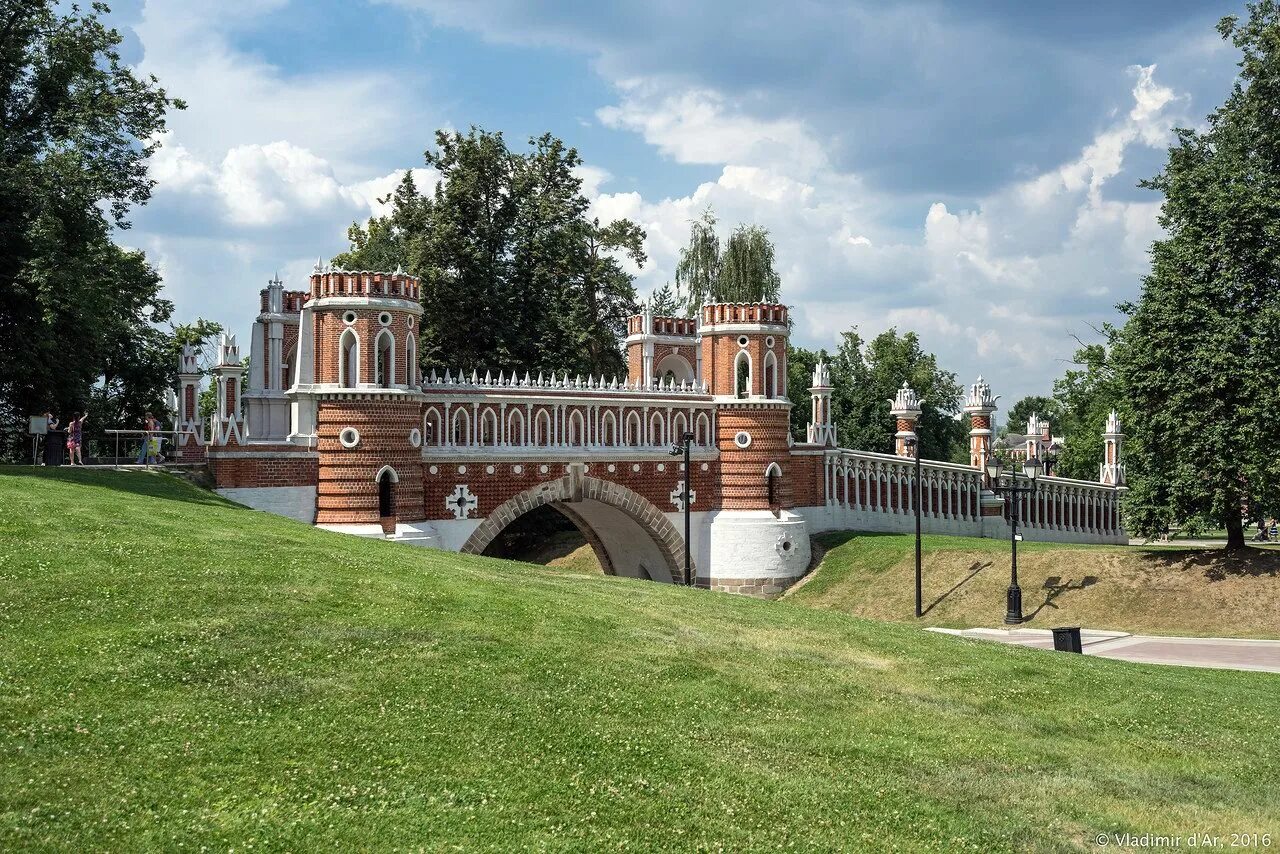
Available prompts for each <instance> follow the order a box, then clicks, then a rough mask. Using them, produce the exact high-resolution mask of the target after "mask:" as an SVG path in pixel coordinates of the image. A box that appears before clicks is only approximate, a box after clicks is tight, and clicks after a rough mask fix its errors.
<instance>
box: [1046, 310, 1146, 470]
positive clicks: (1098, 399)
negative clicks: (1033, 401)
mask: <svg viewBox="0 0 1280 854" xmlns="http://www.w3.org/2000/svg"><path fill="white" fill-rule="evenodd" d="M1104 332H1106V333H1107V334H1108V335H1111V334H1113V333H1114V330H1112V329H1111V328H1110V327H1105V328H1104ZM1072 362H1073V363H1074V364H1075V365H1076V367H1074V368H1071V369H1069V370H1067V372H1066V373H1065V374H1064V375H1063V376H1062V378H1061V379H1059V380H1057V381H1055V382H1054V384H1053V397H1054V400H1055V401H1056V402H1057V404H1058V411H1059V412H1060V413H1061V418H1062V435H1063V437H1064V439H1065V440H1066V441H1065V444H1064V445H1063V448H1062V453H1061V454H1059V456H1058V463H1057V466H1056V468H1055V473H1056V474H1058V475H1061V476H1062V477H1074V478H1078V479H1080V480H1095V479H1096V478H1097V477H1098V466H1099V465H1100V464H1101V463H1102V455H1103V442H1102V431H1103V429H1104V428H1105V427H1106V424H1107V416H1108V415H1109V414H1110V413H1111V410H1113V409H1116V410H1123V409H1124V405H1125V395H1123V394H1122V393H1121V389H1120V387H1119V385H1118V384H1117V381H1116V374H1115V369H1114V367H1113V365H1112V364H1111V357H1110V350H1109V348H1108V345H1107V344H1083V345H1081V347H1080V349H1078V350H1076V354H1075V357H1074V358H1073V359H1072ZM1136 448H1137V442H1136V439H1131V440H1130V441H1129V442H1128V444H1127V445H1126V451H1127V454H1128V455H1130V456H1131V455H1132V453H1133V451H1134V450H1135V449H1136Z"/></svg>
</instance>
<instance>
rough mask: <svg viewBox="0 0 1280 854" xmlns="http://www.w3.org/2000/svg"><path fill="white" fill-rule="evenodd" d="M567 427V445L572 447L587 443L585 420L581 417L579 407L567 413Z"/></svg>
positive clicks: (579, 446)
mask: <svg viewBox="0 0 1280 854" xmlns="http://www.w3.org/2000/svg"><path fill="white" fill-rule="evenodd" d="M566 426H567V428H568V439H569V445H570V446H572V447H574V448H581V447H582V446H583V445H585V444H587V422H586V419H585V418H583V417H582V410H581V409H574V410H573V411H571V412H570V413H569V421H568V424H567V425H566Z"/></svg>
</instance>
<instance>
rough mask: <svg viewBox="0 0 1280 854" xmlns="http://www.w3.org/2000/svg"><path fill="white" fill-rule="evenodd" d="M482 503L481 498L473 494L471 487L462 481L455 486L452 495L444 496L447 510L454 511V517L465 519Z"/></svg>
mask: <svg viewBox="0 0 1280 854" xmlns="http://www.w3.org/2000/svg"><path fill="white" fill-rule="evenodd" d="M479 504H480V499H478V498H476V497H475V496H474V495H472V494H471V489H470V488H469V487H468V486H467V485H466V484H465V483H460V484H458V485H457V486H455V487H454V488H453V494H452V495H446V496H445V498H444V506H445V509H446V510H451V511H453V518H455V519H465V518H467V516H468V515H470V513H471V511H472V510H475V509H476V507H477V506H479Z"/></svg>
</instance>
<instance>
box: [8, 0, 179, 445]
mask: <svg viewBox="0 0 1280 854" xmlns="http://www.w3.org/2000/svg"><path fill="white" fill-rule="evenodd" d="M60 10H61V11H60ZM105 11H106V9H105V7H104V6H102V5H101V4H96V3H95V4H94V5H93V6H92V8H91V10H89V11H87V12H86V11H83V10H81V9H79V8H77V7H75V6H71V7H65V6H63V5H62V4H58V3H54V2H52V0H21V1H20V2H11V3H6V4H4V6H3V13H0V35H2V36H3V37H0V430H3V431H4V432H5V433H6V434H8V435H10V436H12V435H13V432H14V431H15V430H16V429H17V425H18V424H19V423H20V421H21V419H22V417H23V416H25V415H27V414H30V413H34V412H39V411H43V410H44V409H46V408H52V409H54V410H55V411H60V412H64V413H69V412H73V411H83V410H85V409H86V408H87V407H88V406H89V405H90V403H91V398H93V399H98V400H99V401H100V403H101V405H103V406H105V407H109V409H110V410H113V411H114V413H115V414H114V415H113V417H122V416H124V415H136V414H137V413H138V411H139V410H140V409H141V408H158V407H159V404H160V403H161V399H160V398H159V397H158V395H159V394H160V392H161V391H162V388H161V386H162V385H163V383H164V381H165V380H166V379H167V377H168V376H170V375H171V373H172V366H162V365H161V355H160V354H161V352H162V351H164V350H165V348H166V346H167V343H166V342H165V341H164V340H163V335H162V334H161V333H160V332H159V331H158V330H157V329H156V326H155V324H158V323H163V322H164V321H166V320H167V319H168V318H169V315H170V313H171V312H172V308H173V307H172V305H171V304H170V303H169V302H168V301H167V300H165V299H163V298H162V297H161V296H160V278H159V276H158V275H157V274H156V272H155V270H154V268H153V267H151V265H150V264H148V263H147V261H146V259H145V257H144V256H143V255H142V253H140V252H136V251H130V250H126V249H122V248H120V247H119V246H117V245H115V243H114V242H113V240H112V237H113V233H114V232H115V231H116V230H117V229H123V228H127V227H128V225H129V223H128V220H127V219H126V217H127V214H128V211H129V209H130V207H131V206H133V205H138V204H143V203H145V202H146V201H147V199H148V198H149V196H150V193H151V187H152V181H151V180H150V179H149V178H148V177H147V159H148V157H149V156H150V155H151V154H152V152H153V151H155V149H156V147H157V146H158V144H159V143H158V142H157V140H158V138H159V134H160V133H161V132H162V131H163V130H164V127H165V124H164V116H165V113H166V111H167V110H168V109H170V108H181V107H182V106H183V105H182V103H181V102H179V101H176V100H174V99H171V98H169V97H168V96H167V95H166V94H165V92H164V90H163V89H161V88H160V86H159V85H158V84H157V82H156V80H155V79H154V78H149V79H142V78H139V77H138V76H137V75H135V74H134V72H133V71H132V70H131V69H130V68H129V67H128V66H127V65H125V64H124V63H122V62H121V60H120V56H119V54H118V52H117V46H118V45H119V44H120V35H119V34H118V33H117V32H116V31H115V30H112V29H110V28H108V27H106V26H105V25H104V24H103V23H102V22H101V20H100V16H101V15H102V14H103V13H105ZM95 384H97V385H98V387H97V389H96V390H95V391H91V388H93V387H94V386H95Z"/></svg>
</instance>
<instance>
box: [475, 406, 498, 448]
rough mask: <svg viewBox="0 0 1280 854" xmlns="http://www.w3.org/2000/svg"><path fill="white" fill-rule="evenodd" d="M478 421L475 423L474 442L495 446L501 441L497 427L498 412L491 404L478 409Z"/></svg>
mask: <svg viewBox="0 0 1280 854" xmlns="http://www.w3.org/2000/svg"><path fill="white" fill-rule="evenodd" d="M478 421H479V423H478V424H477V425H476V444H477V445H485V446H488V447H497V445H498V444H499V443H500V442H501V441H502V434H501V432H500V431H499V429H498V413H497V412H496V411H495V410H494V408H493V407H492V406H486V407H485V408H484V409H482V410H481V411H480V418H479V419H478Z"/></svg>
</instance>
